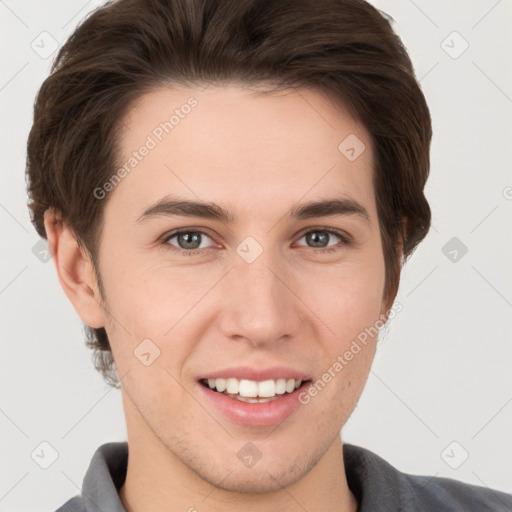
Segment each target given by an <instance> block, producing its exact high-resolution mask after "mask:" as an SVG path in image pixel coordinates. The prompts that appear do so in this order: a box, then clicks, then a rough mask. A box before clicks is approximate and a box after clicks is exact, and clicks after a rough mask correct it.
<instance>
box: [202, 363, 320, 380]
mask: <svg viewBox="0 0 512 512" xmlns="http://www.w3.org/2000/svg"><path fill="white" fill-rule="evenodd" d="M230 377H232V378H235V379H238V380H241V379H247V380H254V381H258V382H260V381H263V380H270V379H273V380H277V379H295V380H302V381H304V380H309V379H310V378H311V377H310V376H309V375H307V374H306V373H304V372H301V371H300V370H295V369H293V368H287V367H285V366H272V367H269V368H252V367H249V366H236V367H232V368H224V369H223V370H217V371H214V372H210V373H207V374H204V375H201V376H200V377H199V378H198V380H201V379H227V378H230Z"/></svg>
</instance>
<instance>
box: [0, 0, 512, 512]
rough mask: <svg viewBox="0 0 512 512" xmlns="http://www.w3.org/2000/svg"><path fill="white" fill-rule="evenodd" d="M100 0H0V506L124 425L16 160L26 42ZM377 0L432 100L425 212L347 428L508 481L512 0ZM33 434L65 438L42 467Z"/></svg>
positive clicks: (423, 466)
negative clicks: (459, 246) (32, 211)
mask: <svg viewBox="0 0 512 512" xmlns="http://www.w3.org/2000/svg"><path fill="white" fill-rule="evenodd" d="M100 3H101V2H89V3H87V2H84V1H79V0H74V1H63V0H61V1H56V0H53V1H45V2H39V1H37V2H36V1H30V2H29V1H18V2H15V1H14V0H5V1H0V20H1V21H0V38H1V44H2V48H3V61H2V66H1V77H0V100H1V103H2V106H1V108H2V123H1V140H2V168H1V172H2V187H1V188H0V223H1V229H2V263H1V266H0V268H1V274H0V300H1V308H2V309H1V311H2V322H1V335H2V357H1V359H0V364H1V379H2V382H1V384H2V387H1V389H2V396H1V407H0V413H1V414H0V422H1V429H2V445H1V453H0V460H1V461H2V467H1V481H0V510H2V511H7V510H9V511H12V512H17V511H32V510H34V511H35V510H37V511H42V510H50V511H52V510H55V509H56V508H57V507H59V506H60V505H62V504H63V503H64V501H66V500H67V499H68V498H70V497H72V496H74V495H76V494H77V493H78V492H79V491H80V488H81V485H82V479H83V476H84V474H85V471H86V469H87V467H88V465H89V462H90V459H91V457H92V455H93V453H94V451H95V450H96V448H97V447H98V446H99V445H101V444H103V443H106V442H109V441H122V440H126V429H125V425H124V416H123V410H122V405H121V396H120V391H118V390H113V389H111V388H108V387H107V386H106V385H105V384H104V383H103V381H102V379H101V376H100V375H99V374H98V373H96V371H95V370H94V368H93V365H92V362H91V359H90V357H91V352H90V351H88V350H87V349H86V348H85V346H84V337H83V333H82V324H81V322H80V319H79V317H78V315H77V314H76V312H75V311H74V309H73V308H72V306H71V304H70V303H69V301H68V299H67V297H66V296H65V295H64V292H63V291H62V290H61V288H60V285H59V284H58V281H57V277H56V272H55V268H54V266H53V262H52V261H51V260H50V261H49V262H47V263H43V262H41V261H40V260H39V259H38V258H37V257H36V256H35V255H34V253H33V252H32V249H33V247H34V245H35V244H36V243H37V242H38V240H39V238H38V236H37V234H36V232H35V230H34V229H33V227H32V225H31V223H30V218H29V214H28V210H27V208H26V202H27V198H26V192H25V177H24V164H25V144H26V139H27V135H28V131H29V129H30V126H31V120H32V105H33V101H34V98H35V94H36V92H37V90H38V88H39V86H40V85H41V83H42V81H43V80H44V78H45V77H46V76H47V74H48V72H49V68H50V64H51V61H52V59H53V57H54V56H55V54H52V55H50V56H49V57H47V58H46V59H44V58H41V57H40V56H39V55H38V53H37V52H36V51H35V50H34V49H33V48H32V46H34V47H36V48H37V46H36V45H38V47H39V52H42V51H46V50H48V49H51V46H50V45H51V38H50V36H48V35H42V36H41V35H40V34H41V33H42V32H47V33H48V34H50V35H51V37H53V38H54V39H55V40H56V41H57V42H58V43H59V44H62V43H63V42H64V41H65V40H66V38H67V37H68V36H69V35H70V33H71V32H72V31H73V29H74V28H75V27H76V25H77V23H78V22H79V21H80V19H81V18H83V16H85V15H86V14H87V13H88V12H89V11H90V10H91V9H93V8H95V7H96V6H97V5H100ZM372 3H373V4H374V5H375V6H376V7H378V8H380V9H382V10H384V11H386V12H387V13H389V14H390V15H391V16H393V17H394V19H395V20H396V24H395V29H396V30H397V32H398V33H399V35H400V36H401V37H402V39H403V41H404V43H405V45H406V47H407V48H408V51H409V53H410V56H411V58H412V60H413V63H414V66H415V69H416V73H417V76H418V78H419V79H420V80H421V85H422V88H423V91H424V93H425V96H426V98H427V101H428V103H429V106H430V109H431V114H432V118H433V129H434V138H433V143H432V153H431V158H432V166H431V178H430V181H429V183H428V185H427V189H426V192H427V197H428V199H429V201H430V205H431V208H432V211H433V228H432V231H431V232H430V234H429V235H428V237H427V238H426V240H425V241H424V242H423V244H422V245H421V246H420V248H419V249H418V250H417V252H416V254H415V255H414V256H413V258H412V259H411V260H410V261H409V262H408V263H407V264H406V266H405V268H404V271H403V274H402V282H401V286H400V291H399V294H398V297H397V300H398V301H400V302H401V303H402V305H403V311H402V312H401V313H399V314H398V316H396V317H395V318H394V320H392V322H391V323H390V325H389V328H388V329H387V334H386V335H385V336H383V338H382V341H381V343H380V345H379V349H378V353H377V357H376V360H375V364H374V366H373V370H372V373H371V374H370V377H369V380H368V384H367V386H366V389H365V392H364V393H363V396H362V398H361V400H360V402H359V405H358V407H357V408H356V410H355V412H354V414H353V416H352V417H351V419H350V420H349V423H348V424H347V426H346V428H345V429H344V440H345V441H346V442H351V443H355V444H359V445H361V446H364V447H367V448H369V449H371V450H373V451H375V452H376V453H377V454H379V455H381V456H382V457H384V458H385V459H387V460H388V461H389V462H390V463H392V464H393V465H395V466H396V467H397V468H399V469H400V470H402V471H406V472H410V473H416V474H427V475H437V476H447V477H452V478H456V479H459V480H462V481H464V482H469V483H472V484H478V485H485V486H489V487H491V488H496V489H501V490H505V491H507V492H512V469H511V468H512V464H511V461H512V457H511V455H512V436H511V435H510V433H511V432H512V428H511V427H512V386H511V380H512V377H511V374H512V372H511V366H512V364H511V361H512V358H511V348H510V347H511V344H510V340H511V333H512V322H511V318H512V316H511V313H512V282H511V281H512V279H511V277H512V273H511V272H510V262H511V261H512V258H511V256H512V247H511V245H512V243H511V233H512V231H511V224H512V223H511V218H512V217H511V213H512V200H511V198H512V175H511V172H510V169H511V165H512V158H511V151H510V147H511V142H512V129H511V122H510V121H511V115H510V114H511V108H512V99H511V98H512V80H511V60H510V48H511V47H512V45H511V30H510V28H511V27H510V20H511V19H512V17H511V14H512V12H511V11H512V5H511V1H510V0H500V1H496V0H494V1H484V0H478V1H476V0H472V1H467V0H466V1H464V2H462V1H455V0H450V1H445V0H443V1H441V0H437V1H430V2H427V1H420V0H416V1H415V2H413V1H410V0H392V1H384V0H379V1H376V0H374V1H373V2H372ZM454 31H456V32H458V33H459V34H460V36H458V35H456V34H455V35H454V34H453V32H454ZM45 38H46V39H45ZM462 38H463V39H462ZM464 40H465V41H467V43H468V44H469V47H468V49H467V50H466V51H465V52H464V53H462V54H461V55H458V53H459V52H460V51H461V49H463V48H464V46H463V45H464ZM443 41H445V42H444V43H443ZM31 45H32V46H31ZM454 57H457V58H454ZM452 237H457V238H458V239H459V240H460V241H461V242H462V243H463V244H464V245H465V246H467V248H468V251H467V253H466V254H465V255H464V256H462V257H461V256H460V255H461V253H460V251H459V253H458V257H457V261H455V262H454V261H451V260H450V258H449V257H447V256H446V255H445V254H444V253H443V250H442V249H443V247H444V246H445V244H447V242H448V241H449V240H450V239H451V238H452ZM450 250H453V248H452V247H451V246H448V248H447V249H445V252H447V253H448V251H450ZM449 256H450V255H449ZM453 256H454V253H452V255H451V256H450V257H451V258H453ZM43 441H46V442H48V443H50V444H51V445H52V446H53V447H54V448H55V449H56V450H57V452H58V458H57V460H56V461H55V462H54V463H53V464H52V465H51V466H50V467H49V468H48V469H42V468H41V467H40V466H39V465H38V464H36V462H35V461H34V460H33V459H32V458H31V453H32V452H33V451H34V450H36V449H38V450H40V443H41V442H43ZM454 441H455V442H456V443H457V444H455V445H451V446H449V445H450V443H452V442H454ZM448 446H449V448H448V449H447V450H445V449H446V447H448ZM38 447H39V448H38ZM36 451H37V450H36ZM465 452H467V453H468V454H469V457H468V459H467V460H466V461H465V462H464V463H463V464H462V465H460V467H458V468H457V469H453V468H452V467H450V465H449V464H451V465H452V466H456V465H458V464H460V461H461V460H462V459H463V457H464V455H465ZM46 453H48V451H47V452H46ZM442 454H444V455H442Z"/></svg>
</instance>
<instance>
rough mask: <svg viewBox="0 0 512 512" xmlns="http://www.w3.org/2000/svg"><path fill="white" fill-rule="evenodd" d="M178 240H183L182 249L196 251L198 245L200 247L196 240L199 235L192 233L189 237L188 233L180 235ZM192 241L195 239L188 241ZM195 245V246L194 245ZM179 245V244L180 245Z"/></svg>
mask: <svg viewBox="0 0 512 512" xmlns="http://www.w3.org/2000/svg"><path fill="white" fill-rule="evenodd" d="M179 238H180V239H181V240H183V239H184V240H185V244H184V245H185V247H184V249H197V247H199V245H201V243H200V242H199V244H197V242H198V239H199V233H192V235H190V233H182V234H180V236H179ZM192 239H195V240H194V241H192V242H191V241H190V240H192ZM190 243H191V244H192V247H191V246H190V245H187V244H190ZM194 244H196V245H197V246H196V245H194ZM180 245H181V244H180Z"/></svg>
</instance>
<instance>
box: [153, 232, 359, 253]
mask: <svg viewBox="0 0 512 512" xmlns="http://www.w3.org/2000/svg"><path fill="white" fill-rule="evenodd" d="M333 237H335V238H337V239H338V240H339V241H341V244H338V245H332V244H331V245H329V241H331V240H332V238H333ZM303 238H305V239H306V243H308V244H312V246H310V247H311V248H312V249H314V250H315V252H316V253H326V252H335V251H339V250H341V249H342V248H343V246H345V245H348V244H349V243H350V237H349V236H348V235H346V234H345V233H343V232H340V231H336V230H332V229H322V228H320V229H314V230H310V231H308V232H307V233H305V234H304V235H302V237H301V238H300V239H299V241H300V240H301V239H303ZM174 239H176V243H172V242H171V241H172V240H174ZM205 239H209V240H213V239H212V238H211V237H210V236H209V235H207V234H206V233H204V232H203V231H194V230H191V229H190V228H187V229H185V228H184V229H181V230H178V231H174V232H173V233H171V234H169V235H168V236H166V237H165V238H164V239H163V241H162V243H163V244H165V245H166V246H171V247H170V248H171V249H172V250H173V251H177V252H178V253H179V254H182V255H184V256H194V255H198V254H202V253H203V251H205V250H207V249H209V248H210V247H211V245H205V244H204V243H203V242H205V241H206V240H205ZM326 244H327V245H326Z"/></svg>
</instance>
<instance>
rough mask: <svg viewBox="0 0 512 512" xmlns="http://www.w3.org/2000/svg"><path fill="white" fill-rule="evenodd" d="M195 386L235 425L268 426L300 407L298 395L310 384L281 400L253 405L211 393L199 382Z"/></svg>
mask: <svg viewBox="0 0 512 512" xmlns="http://www.w3.org/2000/svg"><path fill="white" fill-rule="evenodd" d="M197 384H198V386H199V387H200V388H201V392H202V393H204V395H205V396H206V397H207V398H208V400H210V401H211V403H212V404H213V405H214V406H215V407H216V408H217V409H220V411H221V412H222V413H224V415H225V416H227V417H228V418H229V419H230V420H232V421H234V422H235V423H240V424H242V425H253V426H269V425H275V424H276V423H281V422H282V421H283V420H284V419H286V418H287V417H288V416H289V415H290V414H291V413H292V412H293V411H295V410H296V409H297V408H298V407H299V406H300V405H301V403H300V402H299V394H300V393H302V392H303V391H304V390H305V389H307V388H308V387H309V385H310V384H311V383H310V382H308V383H306V384H304V385H302V386H301V387H300V388H298V389H296V390H295V391H293V392H292V393H285V394H284V395H281V398H278V399H277V400H272V402H261V403H255V404H250V403H247V402H240V401H239V400H236V399H235V398H229V397H228V396H226V395H224V394H223V393H218V392H217V391H213V390H211V389H210V388H208V387H206V386H203V385H202V384H201V383H199V382H198V383H197Z"/></svg>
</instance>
